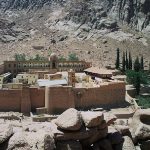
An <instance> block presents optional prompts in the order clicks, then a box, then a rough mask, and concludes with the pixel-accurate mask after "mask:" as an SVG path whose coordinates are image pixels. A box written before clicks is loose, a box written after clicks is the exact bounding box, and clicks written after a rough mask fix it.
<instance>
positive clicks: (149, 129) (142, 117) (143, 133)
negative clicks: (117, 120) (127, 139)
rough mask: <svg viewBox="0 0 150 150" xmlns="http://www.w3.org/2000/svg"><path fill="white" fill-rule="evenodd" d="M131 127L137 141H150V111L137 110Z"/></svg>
mask: <svg viewBox="0 0 150 150" xmlns="http://www.w3.org/2000/svg"><path fill="white" fill-rule="evenodd" d="M130 127H131V133H132V136H133V138H134V140H135V141H136V140H144V139H150V109H139V110H137V111H136V112H135V114H134V116H133V119H132V122H131V124H130Z"/></svg>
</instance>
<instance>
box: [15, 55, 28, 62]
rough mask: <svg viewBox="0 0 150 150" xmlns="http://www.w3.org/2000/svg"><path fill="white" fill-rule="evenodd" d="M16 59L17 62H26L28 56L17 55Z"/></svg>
mask: <svg viewBox="0 0 150 150" xmlns="http://www.w3.org/2000/svg"><path fill="white" fill-rule="evenodd" d="M14 58H15V60H16V61H25V60H26V55H25V54H15V55H14Z"/></svg>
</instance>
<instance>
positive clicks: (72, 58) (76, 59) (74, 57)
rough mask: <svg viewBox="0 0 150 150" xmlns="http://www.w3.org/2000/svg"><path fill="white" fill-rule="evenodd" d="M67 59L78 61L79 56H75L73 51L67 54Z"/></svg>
mask: <svg viewBox="0 0 150 150" xmlns="http://www.w3.org/2000/svg"><path fill="white" fill-rule="evenodd" d="M68 60H69V61H78V60H79V58H78V57H77V55H76V54H75V53H71V54H69V55H68Z"/></svg>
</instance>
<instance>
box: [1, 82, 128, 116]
mask: <svg viewBox="0 0 150 150" xmlns="http://www.w3.org/2000/svg"><path fill="white" fill-rule="evenodd" d="M124 100H125V83H124V82H117V83H109V84H108V85H102V86H100V87H93V88H75V87H71V86H60V87H46V88H37V87H34V88H32V87H26V88H23V89H9V90H8V89H2V90H0V111H19V112H22V113H30V112H31V111H35V110H36V108H40V107H46V108H47V110H48V112H49V113H61V112H63V111H64V110H66V109H68V108H70V107H72V108H80V109H85V108H90V107H98V106H107V107H112V106H114V105H117V104H120V103H122V102H124Z"/></svg>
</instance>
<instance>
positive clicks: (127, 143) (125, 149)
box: [122, 136, 135, 150]
mask: <svg viewBox="0 0 150 150" xmlns="http://www.w3.org/2000/svg"><path fill="white" fill-rule="evenodd" d="M123 139H124V142H123V145H122V150H135V147H134V144H133V141H132V139H131V138H130V137H129V136H124V137H123Z"/></svg>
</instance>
